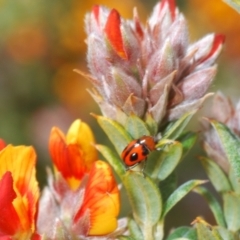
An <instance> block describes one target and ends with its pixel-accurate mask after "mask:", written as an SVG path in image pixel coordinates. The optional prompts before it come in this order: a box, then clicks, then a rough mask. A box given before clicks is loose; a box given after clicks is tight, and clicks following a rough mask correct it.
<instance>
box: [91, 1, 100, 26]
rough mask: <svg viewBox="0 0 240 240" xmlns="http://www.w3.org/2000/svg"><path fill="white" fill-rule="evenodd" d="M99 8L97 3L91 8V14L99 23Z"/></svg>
mask: <svg viewBox="0 0 240 240" xmlns="http://www.w3.org/2000/svg"><path fill="white" fill-rule="evenodd" d="M99 10H100V7H99V5H94V6H93V8H92V13H93V15H94V17H95V20H96V22H97V23H98V24H99Z"/></svg>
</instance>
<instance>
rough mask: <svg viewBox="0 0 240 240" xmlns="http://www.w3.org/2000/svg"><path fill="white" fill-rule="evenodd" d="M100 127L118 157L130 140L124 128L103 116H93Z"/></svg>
mask: <svg viewBox="0 0 240 240" xmlns="http://www.w3.org/2000/svg"><path fill="white" fill-rule="evenodd" d="M95 117H96V119H97V121H98V123H99V125H100V127H101V128H102V129H103V131H104V132H105V133H106V134H107V136H108V138H109V139H110V141H111V142H112V144H113V145H114V146H115V148H116V150H117V152H118V153H119V155H120V154H121V153H122V151H123V149H124V148H125V147H126V146H127V145H128V144H129V142H130V141H131V140H132V138H131V136H130V135H129V134H128V132H127V131H126V130H125V128H124V127H123V126H122V125H120V124H119V123H118V122H116V121H114V120H112V119H109V118H107V117H103V116H95Z"/></svg>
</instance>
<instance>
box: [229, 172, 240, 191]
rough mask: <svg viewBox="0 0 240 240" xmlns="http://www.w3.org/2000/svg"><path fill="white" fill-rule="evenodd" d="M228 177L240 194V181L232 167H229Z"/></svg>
mask: <svg viewBox="0 0 240 240" xmlns="http://www.w3.org/2000/svg"><path fill="white" fill-rule="evenodd" d="M228 177H229V180H230V182H231V185H232V188H233V189H234V192H236V193H238V194H240V182H239V180H238V179H237V177H236V175H235V174H234V172H233V169H232V168H230V169H229V173H228Z"/></svg>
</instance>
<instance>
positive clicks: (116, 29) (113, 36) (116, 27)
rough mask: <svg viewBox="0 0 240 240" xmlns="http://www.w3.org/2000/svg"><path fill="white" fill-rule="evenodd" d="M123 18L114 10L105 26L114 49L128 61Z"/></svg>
mask: <svg viewBox="0 0 240 240" xmlns="http://www.w3.org/2000/svg"><path fill="white" fill-rule="evenodd" d="M120 26H121V18H120V15H119V13H118V11H117V10H115V9H112V10H111V12H110V14H109V16H108V19H107V22H106V26H105V29H104V30H105V33H106V35H107V38H108V40H109V41H110V43H111V45H112V47H113V48H114V50H115V51H116V52H117V54H118V55H119V56H120V57H121V58H123V59H128V56H127V53H126V51H125V49H124V45H123V39H122V33H121V29H120Z"/></svg>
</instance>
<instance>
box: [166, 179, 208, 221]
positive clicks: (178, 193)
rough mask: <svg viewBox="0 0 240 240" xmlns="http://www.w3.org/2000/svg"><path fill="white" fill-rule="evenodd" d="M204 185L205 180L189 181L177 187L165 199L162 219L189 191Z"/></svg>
mask: <svg viewBox="0 0 240 240" xmlns="http://www.w3.org/2000/svg"><path fill="white" fill-rule="evenodd" d="M204 183H206V181H205V180H190V181H188V182H186V183H184V184H182V185H181V186H180V187H178V188H177V189H176V190H175V191H174V192H173V193H172V194H171V195H170V196H169V198H168V199H167V201H166V203H165V204H164V205H163V214H162V218H164V217H165V216H166V214H167V213H168V212H169V211H170V210H171V209H172V208H173V207H174V206H175V205H176V204H177V203H178V202H179V201H180V200H181V199H182V198H183V197H185V196H186V195H187V194H188V193H189V192H190V191H192V190H193V189H194V188H195V187H197V186H199V185H201V184H204Z"/></svg>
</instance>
